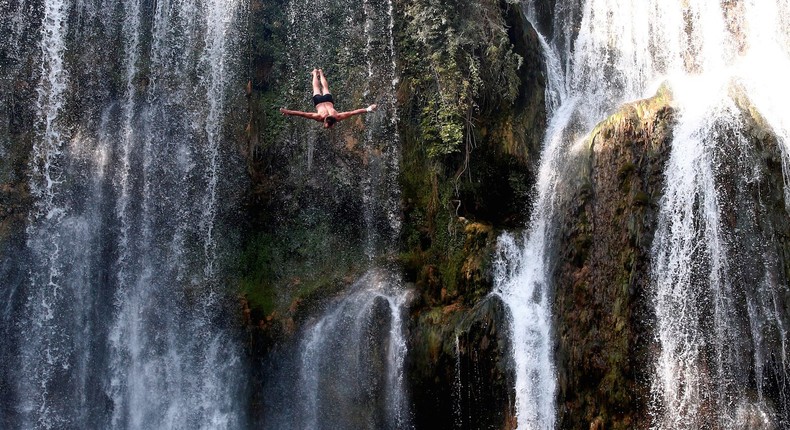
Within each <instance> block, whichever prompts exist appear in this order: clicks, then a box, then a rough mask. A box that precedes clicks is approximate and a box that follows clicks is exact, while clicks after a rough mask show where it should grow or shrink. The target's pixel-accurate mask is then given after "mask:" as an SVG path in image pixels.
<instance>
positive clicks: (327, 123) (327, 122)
mask: <svg viewBox="0 0 790 430" xmlns="http://www.w3.org/2000/svg"><path fill="white" fill-rule="evenodd" d="M336 122H337V119H336V118H335V117H333V116H331V115H330V116H328V117H326V118H324V128H332V127H334V126H335V123H336Z"/></svg>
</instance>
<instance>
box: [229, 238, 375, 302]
mask: <svg viewBox="0 0 790 430" xmlns="http://www.w3.org/2000/svg"><path fill="white" fill-rule="evenodd" d="M363 261H365V260H364V258H363V257H362V255H361V251H359V250H358V249H356V247H353V246H348V245H347V244H346V243H345V241H344V238H343V237H342V235H338V234H335V233H334V232H332V231H331V229H330V226H329V225H328V224H327V223H321V224H318V225H315V226H313V227H312V228H293V229H290V230H283V231H282V232H281V233H278V234H272V233H258V234H257V235H256V236H254V237H253V238H251V239H250V240H248V242H247V245H246V247H245V248H244V250H243V252H242V253H241V257H240V259H239V265H240V269H239V272H240V273H241V274H242V275H241V277H240V279H239V292H240V294H242V295H244V296H245V297H246V298H247V301H248V302H249V305H250V308H251V309H252V310H253V312H254V313H255V314H256V315H258V316H259V317H261V316H265V315H269V314H271V313H272V312H275V311H278V312H280V313H285V312H287V311H288V310H289V308H290V307H291V305H292V304H294V303H295V302H297V301H311V302H315V301H319V300H320V299H321V298H322V297H328V296H330V295H332V294H334V293H336V292H337V291H338V289H339V288H340V287H341V286H342V285H344V284H345V283H347V281H348V280H350V279H353V278H354V275H355V274H356V273H358V272H359V270H361V266H362V264H361V263H362V262H363Z"/></svg>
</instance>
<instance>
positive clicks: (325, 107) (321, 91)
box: [280, 69, 376, 128]
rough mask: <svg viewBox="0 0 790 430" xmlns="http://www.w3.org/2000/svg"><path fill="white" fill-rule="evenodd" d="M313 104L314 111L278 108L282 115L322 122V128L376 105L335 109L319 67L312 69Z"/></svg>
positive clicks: (365, 111)
mask: <svg viewBox="0 0 790 430" xmlns="http://www.w3.org/2000/svg"><path fill="white" fill-rule="evenodd" d="M319 83H320V85H319ZM313 104H314V105H315V110H316V112H302V111H298V110H288V109H286V108H280V112H282V113H283V115H295V116H301V117H304V118H308V119H313V120H316V121H318V122H323V123H324V128H332V127H333V126H334V125H335V123H337V122H338V121H343V120H344V119H347V118H351V117H352V116H354V115H360V114H363V113H367V112H373V111H374V110H376V105H374V104H373V105H370V106H368V107H366V108H364V109H356V110H352V111H348V112H338V111H336V110H335V102H334V100H332V94H330V93H329V83H328V82H327V81H326V77H324V72H323V70H321V69H313Z"/></svg>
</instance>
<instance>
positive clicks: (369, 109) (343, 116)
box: [336, 104, 377, 121]
mask: <svg viewBox="0 0 790 430" xmlns="http://www.w3.org/2000/svg"><path fill="white" fill-rule="evenodd" d="M376 107H377V106H376V105H374V104H373V105H370V106H368V107H366V108H364V109H356V110H352V111H348V112H340V113H338V114H337V115H336V119H337V120H338V121H343V120H344V119H347V118H351V117H352V116H354V115H361V114H363V113H368V112H373V111H374V110H376Z"/></svg>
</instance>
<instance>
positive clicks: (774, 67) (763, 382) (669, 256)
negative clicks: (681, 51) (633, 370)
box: [651, 1, 790, 429]
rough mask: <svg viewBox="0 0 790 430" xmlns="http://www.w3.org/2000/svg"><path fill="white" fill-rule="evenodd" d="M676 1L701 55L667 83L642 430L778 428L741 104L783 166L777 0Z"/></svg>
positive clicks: (763, 231) (781, 35)
mask: <svg viewBox="0 0 790 430" xmlns="http://www.w3.org/2000/svg"><path fill="white" fill-rule="evenodd" d="M690 7H692V8H697V9H696V11H697V12H699V14H695V15H693V16H694V18H695V19H694V20H693V21H692V23H691V27H692V31H691V34H690V36H689V39H690V41H689V45H690V47H693V49H694V50H695V51H696V52H698V53H700V54H701V55H699V57H698V61H696V64H694V67H693V69H692V70H689V71H687V70H677V71H675V72H676V73H677V75H676V76H674V77H673V79H672V80H671V82H672V87H673V91H674V92H675V93H676V94H677V99H678V100H677V104H678V106H679V112H680V118H679V120H678V124H677V126H676V128H675V137H674V141H673V143H672V153H671V156H670V160H669V163H668V166H667V170H666V172H665V177H666V179H665V180H666V183H667V187H666V190H665V195H664V197H663V198H662V200H661V212H660V215H659V225H658V230H657V233H656V239H655V242H654V246H653V254H654V259H655V263H654V268H653V280H654V282H655V287H656V292H655V294H656V295H655V298H654V306H655V310H656V319H657V327H656V331H657V333H656V336H657V341H658V343H659V345H660V347H661V350H660V353H659V354H658V357H657V359H656V364H655V376H654V380H653V384H652V392H653V401H652V405H651V406H652V408H653V409H652V410H653V414H654V418H655V427H656V428H673V429H674V428H680V429H685V428H699V427H701V426H708V427H711V428H776V427H777V426H779V427H782V428H784V427H786V426H787V425H790V415H788V414H790V408H789V407H788V399H787V395H786V392H787V388H788V387H787V383H788V382H787V381H788V369H789V367H788V366H789V365H790V363H788V361H787V339H788V337H787V327H788V315H787V311H786V308H785V309H783V308H782V307H783V306H786V305H783V302H784V301H785V300H786V297H787V295H788V293H790V291H789V290H788V286H787V280H786V279H784V275H783V274H782V273H783V269H782V265H781V264H782V263H780V261H781V258H782V257H781V254H778V252H780V251H779V250H778V249H777V248H778V243H777V238H776V233H774V231H773V230H774V228H776V226H775V225H773V223H772V222H770V221H769V220H768V219H767V218H768V213H767V212H766V210H767V207H766V205H767V204H769V203H768V202H766V201H762V199H764V198H765V197H764V196H763V193H756V194H757V195H756V196H754V195H752V194H750V193H749V190H750V187H751V186H752V185H751V184H758V183H760V182H761V181H764V179H763V178H764V177H765V175H766V174H767V173H765V172H763V171H761V169H762V168H761V167H760V166H761V164H760V161H759V157H760V155H759V154H760V152H759V151H764V149H760V148H757V147H755V145H754V137H753V136H750V135H749V134H748V130H747V128H746V126H745V125H744V122H743V114H742V112H743V109H754V111H756V112H757V115H760V116H761V117H762V118H763V119H764V120H765V122H766V125H767V126H768V127H770V129H771V130H772V131H773V132H774V133H775V134H776V138H777V141H778V142H777V143H778V146H779V150H780V152H781V154H782V156H783V163H784V165H785V166H786V165H787V164H786V163H787V142H788V137H790V135H788V128H787V122H786V119H785V118H784V117H785V116H786V115H784V114H779V113H778V112H784V111H786V110H787V108H788V101H787V100H788V98H787V97H788V96H790V87H789V86H788V84H787V83H786V82H785V81H786V79H785V78H783V77H784V76H786V75H787V73H788V72H790V67H788V66H790V62H789V60H790V49H788V48H790V45H788V43H787V41H788V36H789V35H790V33H789V32H788V30H787V28H788V27H787V26H786V23H787V20H788V19H790V5H788V4H787V3H786V2H781V1H779V2H770V1H769V2H751V1H744V2H740V3H737V4H733V5H726V4H722V5H719V4H702V2H698V3H692V4H691V5H690ZM703 10H704V11H705V13H704V18H703V14H702V13H701V12H702V11H703ZM678 13H679V12H678ZM684 25H686V24H684ZM677 31H678V32H680V31H682V30H681V29H677ZM687 67H688V66H687ZM780 76H782V77H781V78H780ZM743 103H748V104H751V106H747V107H742V106H743ZM732 154H737V156H736V157H733V156H732ZM785 175H786V169H785ZM785 177H786V176H785ZM784 182H785V186H784V194H785V196H787V181H786V179H785V181H784ZM733 184H736V185H735V186H736V188H737V189H736V190H732V189H731V187H732V186H733ZM785 202H786V200H785ZM785 204H786V203H785ZM733 220H736V221H735V222H733ZM766 386H772V387H773V388H772V389H768V388H766Z"/></svg>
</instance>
